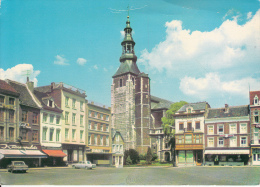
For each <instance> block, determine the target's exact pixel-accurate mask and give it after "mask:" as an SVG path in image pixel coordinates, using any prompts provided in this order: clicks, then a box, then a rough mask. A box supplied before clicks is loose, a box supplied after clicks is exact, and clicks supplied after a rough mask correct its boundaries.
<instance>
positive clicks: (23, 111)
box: [22, 110, 28, 122]
mask: <svg viewBox="0 0 260 187" xmlns="http://www.w3.org/2000/svg"><path fill="white" fill-rule="evenodd" d="M27 120H28V112H27V111H26V110H22V122H27Z"/></svg>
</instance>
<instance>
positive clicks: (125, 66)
mask: <svg viewBox="0 0 260 187" xmlns="http://www.w3.org/2000/svg"><path fill="white" fill-rule="evenodd" d="M126 73H133V74H135V75H138V74H139V73H140V71H139V69H138V67H137V65H136V63H135V62H133V61H131V60H127V61H124V62H121V64H120V66H119V68H118V70H117V71H116V73H115V74H114V75H113V77H116V76H119V75H123V74H126Z"/></svg>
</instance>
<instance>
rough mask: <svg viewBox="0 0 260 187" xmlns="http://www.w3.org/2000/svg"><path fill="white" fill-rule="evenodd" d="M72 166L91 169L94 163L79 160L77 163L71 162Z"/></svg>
mask: <svg viewBox="0 0 260 187" xmlns="http://www.w3.org/2000/svg"><path fill="white" fill-rule="evenodd" d="M72 167H73V168H75V169H80V168H85V169H92V168H95V167H96V164H92V163H91V162H90V161H80V162H79V163H77V164H72Z"/></svg>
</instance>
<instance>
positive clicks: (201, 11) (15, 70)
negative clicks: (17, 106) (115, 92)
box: [0, 0, 260, 108]
mask: <svg viewBox="0 0 260 187" xmlns="http://www.w3.org/2000/svg"><path fill="white" fill-rule="evenodd" d="M128 6H129V16H130V22H131V23H130V25H131V27H132V28H133V38H134V41H135V42H136V45H135V53H136V55H137V57H138V60H137V65H138V67H139V69H140V71H141V72H145V73H148V75H149V77H150V79H151V94H152V95H153V96H157V97H160V98H163V99H166V100H170V101H173V102H178V101H180V100H184V101H187V102H200V101H207V102H208V103H209V104H210V106H211V107H212V108H218V107H224V105H225V104H229V105H230V106H238V105H247V104H248V103H249V96H248V95H249V94H248V93H249V90H251V91H253V90H260V34H259V33H260V0H247V1H246V0H228V1H227V0H210V1H209V0H121V1H118V0H109V1H108V0H73V1H71V0H45V1H42V0H23V1H21V0H12V1H8V0H2V1H1V8H0V19H1V20H0V21H1V23H0V24H1V27H0V29H1V30H0V33H1V34H0V41H1V42H0V47H1V48H0V79H12V80H16V81H19V82H23V83H25V82H26V72H27V70H29V72H30V75H29V77H30V80H32V81H34V83H35V85H36V86H45V85H50V84H51V82H64V83H66V84H69V85H72V86H75V87H77V88H80V89H83V90H85V91H86V94H87V98H86V99H88V100H91V101H95V102H97V103H101V104H104V105H108V106H110V105H111V84H112V76H113V75H114V73H115V72H116V70H117V68H118V67H119V65H120V62H119V58H120V56H121V53H122V47H121V42H122V41H123V34H124V33H123V30H124V28H125V26H126V17H127V15H128V11H127V9H128V8H127V7H128Z"/></svg>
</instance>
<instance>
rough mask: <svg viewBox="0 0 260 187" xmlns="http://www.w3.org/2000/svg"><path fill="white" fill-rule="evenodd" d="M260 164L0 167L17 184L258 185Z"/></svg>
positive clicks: (6, 180)
mask: <svg viewBox="0 0 260 187" xmlns="http://www.w3.org/2000/svg"><path fill="white" fill-rule="evenodd" d="M259 175H260V167H139V168H126V167H125V168H121V169H116V168H105V167H104V168H100V167H98V168H96V169H93V170H85V169H72V168H41V169H40V168H39V169H30V170H29V171H28V172H27V173H8V172H7V171H6V170H1V171H0V177H1V178H0V180H1V184H7V185H8V184H10V185H12V184H17V185H259V184H260V177H259Z"/></svg>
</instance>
